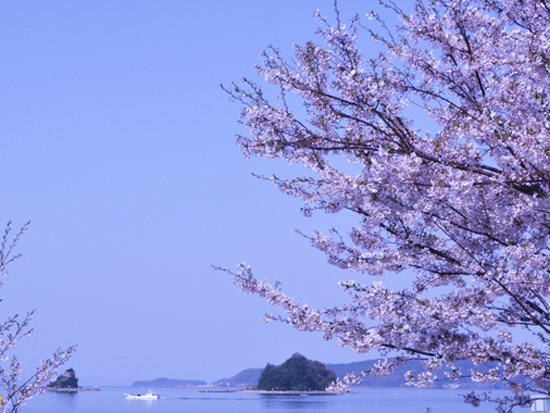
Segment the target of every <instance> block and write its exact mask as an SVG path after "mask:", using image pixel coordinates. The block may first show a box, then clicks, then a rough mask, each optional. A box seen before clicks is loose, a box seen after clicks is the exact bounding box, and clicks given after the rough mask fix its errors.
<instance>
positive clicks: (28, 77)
mask: <svg viewBox="0 0 550 413" xmlns="http://www.w3.org/2000/svg"><path fill="white" fill-rule="evenodd" d="M377 3H378V2H377V1H367V2H365V1H359V0H346V1H341V2H340V9H341V14H342V17H349V16H351V15H352V14H354V13H359V14H361V15H363V16H364V14H365V13H366V12H367V11H368V8H370V7H378V5H377ZM316 9H320V10H321V11H322V13H323V14H325V15H328V16H332V17H334V14H333V2H332V0H317V1H287V0H279V1H258V0H234V1H221V0H219V1H205V0H203V1H200V2H195V1H193V2H192V1H169V0H162V1H155V2H153V1H130V0H127V1H122V0H117V1H114V2H113V1H101V0H94V1H87V0H86V1H78V2H66V1H48V2H40V1H27V2H16V1H5V2H2V3H0V55H1V61H2V64H1V65H0V96H1V98H0V139H1V140H0V142H1V144H2V154H3V156H2V161H1V162H0V177H1V180H0V188H1V194H2V198H3V202H2V204H1V206H0V221H5V222H7V221H8V220H10V219H11V220H13V221H14V226H15V227H19V226H21V225H22V224H23V223H24V222H26V221H27V220H29V219H30V220H32V224H31V226H30V229H29V231H28V232H27V233H26V234H25V236H24V238H23V239H22V241H21V243H20V247H19V251H21V252H23V253H24V254H25V256H26V258H25V260H21V261H18V262H16V263H14V264H13V265H12V273H11V274H10V275H9V276H8V277H7V278H6V279H5V280H4V286H3V287H2V291H1V292H0V294H1V297H2V298H3V301H2V303H0V309H1V311H0V314H1V315H3V317H7V316H8V315H9V314H15V313H20V314H22V313H25V312H26V311H27V310H32V309H35V308H36V309H37V313H36V315H35V316H34V319H33V323H32V325H33V327H34V328H35V335H36V337H35V338H34V339H32V340H31V339H27V340H24V341H21V342H20V344H19V346H18V350H17V353H18V355H19V356H20V358H21V359H22V360H23V361H24V363H25V365H24V368H25V369H27V371H30V370H32V369H33V368H34V365H36V364H37V363H38V360H39V359H40V358H46V357H47V356H48V355H49V354H51V353H52V352H53V351H54V350H55V349H56V348H58V347H67V346H69V345H71V344H77V345H78V351H77V352H76V353H75V355H74V356H73V359H72V360H71V362H70V363H69V364H68V365H67V367H74V368H75V370H76V372H77V376H78V377H79V378H80V382H81V384H84V385H86V384H87V385H129V384H131V383H132V382H133V381H134V380H144V379H154V378H156V377H169V378H180V379H202V380H206V381H213V380H216V379H219V378H222V377H227V376H231V375H233V374H235V373H237V372H239V371H240V370H242V369H244V368H248V367H262V366H265V364H266V363H268V362H269V363H275V364H278V363H281V362H283V361H284V360H285V359H286V358H288V357H289V356H290V355H291V354H292V353H294V352H300V353H302V354H304V355H305V356H307V357H308V358H312V359H317V360H320V361H323V362H331V363H338V362H351V361H357V360H363V359H366V358H369V357H374V355H356V354H353V353H352V352H351V351H350V350H347V349H341V348H340V347H339V346H338V344H337V343H336V342H328V343H327V342H324V341H323V340H322V338H321V337H320V336H319V335H316V334H306V333H299V332H296V331H294V330H292V329H291V328H289V327H287V326H285V325H279V324H267V325H266V324H263V323H262V322H261V321H260V317H261V316H262V315H263V314H265V313H267V312H270V311H271V308H270V307H269V306H268V305H267V304H265V303H264V302H263V301H262V300H261V299H260V298H258V297H252V296H247V295H242V294H241V293H240V292H239V291H238V290H237V289H236V288H235V287H234V286H233V285H232V282H231V279H230V277H229V276H227V275H225V274H224V273H221V272H216V271H213V270H212V268H211V265H217V266H222V267H231V268H233V267H235V266H236V265H237V264H238V263H240V262H242V261H246V262H247V263H249V264H251V265H252V266H253V267H254V268H255V272H256V273H257V275H258V276H260V277H261V278H264V277H265V278H267V279H268V280H272V281H273V280H280V281H282V283H283V289H284V290H285V291H287V292H288V293H289V294H290V295H292V296H294V297H296V298H297V299H300V300H305V301H309V302H311V303H312V304H314V305H319V306H323V305H330V304H336V303H338V302H340V301H341V300H342V297H341V291H340V290H339V288H338V287H337V282H338V280H340V279H347V278H352V277H356V278H360V277H359V276H358V275H356V274H355V275H354V274H349V273H345V272H343V271H341V270H338V269H336V268H333V267H331V266H329V265H328V264H327V263H326V261H325V258H324V257H323V256H322V254H321V253H320V252H318V251H316V250H314V249H312V248H311V247H310V246H309V244H308V242H307V240H305V239H303V238H301V237H299V236H294V235H293V230H294V229H295V228H299V229H301V230H302V231H304V232H305V233H308V232H309V231H310V230H311V229H312V228H314V227H317V228H319V229H325V228H327V227H329V226H332V225H334V223H335V222H337V221H335V219H338V220H340V221H342V219H341V218H337V217H335V216H326V217H315V218H313V219H306V218H304V217H302V216H301V215H300V213H299V207H300V203H299V202H298V201H297V200H295V199H291V198H288V197H286V196H285V195H283V194H281V193H279V192H278V191H277V190H276V189H275V188H273V187H271V186H270V185H269V184H267V183H265V182H262V181H260V180H258V179H256V178H254V177H253V176H252V175H251V172H255V173H259V174H266V175H270V174H272V173H276V174H278V175H283V176H290V175H292V174H293V173H294V170H293V169H291V168H288V167H287V166H285V165H284V164H282V163H279V162H275V161H262V160H258V159H252V160H247V159H245V158H244V157H243V156H242V155H241V154H240V152H239V150H238V148H237V146H236V145H235V134H236V133H239V132H240V133H242V132H244V131H243V130H242V129H241V127H240V126H239V125H238V124H237V120H238V117H239V106H238V105H237V104H234V103H233V104H232V103H229V102H228V99H227V96H226V95H225V94H224V93H223V91H222V90H221V89H220V87H219V84H220V83H223V84H226V85H227V84H230V83H231V82H232V81H239V79H240V77H241V76H242V75H245V76H253V73H254V70H253V67H254V64H257V63H259V53H260V51H261V50H262V49H264V48H265V47H266V46H267V45H268V44H274V45H276V46H278V47H280V48H281V49H282V50H283V52H284V53H285V54H286V55H287V56H290V55H291V50H292V44H293V43H302V42H304V41H305V40H307V39H310V38H312V37H314V31H315V29H316V27H317V21H316V19H315V18H314V17H312V14H313V12H314V11H315V10H316ZM343 221H345V219H343Z"/></svg>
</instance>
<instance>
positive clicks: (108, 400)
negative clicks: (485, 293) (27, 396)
mask: <svg viewBox="0 0 550 413" xmlns="http://www.w3.org/2000/svg"><path fill="white" fill-rule="evenodd" d="M198 390H199V389H198V388H177V389H153V391H155V392H157V393H159V394H160V396H161V399H160V400H127V399H126V398H125V397H124V393H125V392H128V393H131V392H136V389H131V388H102V389H101V391H99V392H80V393H74V394H64V393H46V395H44V396H42V397H35V398H33V399H32V400H30V401H29V403H28V404H27V406H26V407H25V408H24V409H23V413H54V412H55V413H64V412H78V413H84V412H87V413H111V412H112V413H115V412H116V413H140V412H147V413H152V412H154V413H157V412H158V413H179V412H182V413H183V412H186V413H233V412H234V413H313V412H320V413H359V412H361V413H366V412H373V413H424V412H425V411H426V409H427V408H428V407H429V408H430V409H431V411H432V413H468V412H471V413H485V412H487V413H489V412H494V405H490V404H482V405H481V407H479V408H477V409H476V408H473V407H471V406H469V405H466V404H465V403H464V402H462V399H461V398H460V397H459V396H458V394H463V393H466V392H467V391H466V390H425V389H361V388H359V389H354V390H353V392H352V393H349V394H345V395H341V396H263V395H256V394H243V393H199V391H198ZM493 393H494V394H499V391H494V392H493ZM500 394H505V393H500ZM518 412H520V413H522V412H525V413H528V412H529V410H527V409H519V410H518Z"/></svg>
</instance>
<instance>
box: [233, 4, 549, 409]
mask: <svg viewBox="0 0 550 413" xmlns="http://www.w3.org/2000/svg"><path fill="white" fill-rule="evenodd" d="M383 6H385V7H386V8H387V9H389V10H391V11H393V12H394V13H395V14H396V16H397V17H398V18H399V21H400V23H399V24H398V25H397V26H396V27H395V28H393V27H389V26H388V25H387V24H386V23H385V22H384V21H383V19H382V18H381V17H380V16H379V14H377V13H376V12H375V11H373V12H370V13H369V14H368V15H367V16H366V17H367V19H365V18H364V17H365V16H362V17H363V18H361V16H356V17H354V18H353V19H351V20H349V21H346V22H345V23H346V24H344V22H342V21H341V20H340V17H339V15H338V13H336V18H335V20H336V22H335V23H334V24H331V23H330V21H329V19H327V18H323V17H322V16H321V15H320V14H319V13H318V14H317V15H318V18H319V21H320V28H319V30H318V33H317V35H318V37H317V39H318V40H316V41H310V42H307V43H305V44H304V45H301V46H300V45H298V46H295V52H294V57H293V59H285V58H284V57H283V56H282V53H281V52H280V51H279V50H278V49H276V48H273V47H271V48H269V49H268V50H267V51H265V52H263V54H262V57H263V64H262V65H261V66H259V67H258V68H257V71H258V73H259V75H260V76H261V77H262V78H263V79H264V81H263V82H265V84H266V85H267V86H268V87H267V88H266V86H264V85H261V84H260V83H257V82H254V81H252V80H249V79H243V81H242V83H241V84H238V85H237V84H235V85H233V86H232V87H231V88H226V91H227V92H228V93H229V94H230V95H231V98H232V99H234V100H236V101H238V102H240V104H241V105H242V118H241V121H242V123H243V124H244V125H246V126H247V127H248V128H249V131H250V135H248V134H247V135H241V136H238V139H237V141H238V144H239V146H240V148H241V150H242V152H243V153H244V155H246V156H247V157H251V156H260V157H263V158H280V159H283V160H284V161H286V162H287V163H289V164H301V165H303V166H305V167H306V168H307V170H309V171H310V173H308V174H306V175H304V176H296V177H294V178H292V179H282V178H279V177H275V176H274V177H264V179H267V180H269V181H270V182H271V183H272V184H274V185H276V186H277V187H279V188H280V190H281V191H283V192H284V193H286V194H288V195H290V196H293V197H297V198H300V199H301V200H303V204H304V207H303V212H304V214H305V215H306V216H310V215H312V214H314V213H316V212H326V213H341V212H345V213H351V214H354V216H355V217H356V224H355V225H354V226H353V227H351V228H347V229H345V232H344V231H342V229H339V230H337V229H330V230H328V231H327V232H325V233H322V232H318V231H315V232H313V233H312V234H311V235H307V236H306V237H307V238H309V240H310V241H311V244H312V245H313V246H314V247H315V248H318V249H319V250H321V251H322V252H324V253H325V254H326V256H327V257H328V261H329V262H330V263H331V264H333V265H336V266H338V267H340V268H343V269H348V270H351V271H353V272H355V273H359V274H370V275H374V276H381V275H385V276H391V277H393V276H397V275H399V274H400V273H405V274H407V275H408V276H409V277H408V278H405V279H410V280H411V281H410V285H408V286H407V287H406V288H403V289H401V290H391V289H389V288H387V287H385V286H384V285H383V284H382V283H381V282H378V281H376V282H374V283H371V285H369V283H368V282H367V281H366V280H365V279H364V278H363V277H361V278H360V280H359V281H357V280H348V281H342V282H341V287H342V288H343V289H344V291H346V292H347V293H348V294H349V300H348V301H347V302H346V303H345V304H343V305H341V306H338V307H335V308H328V309H316V308H312V307H311V306H309V305H308V304H306V303H303V302H298V301H295V300H294V299H292V298H290V297H288V296H287V295H285V294H284V293H283V292H282V291H281V290H280V288H279V287H278V286H277V285H272V284H269V283H267V282H265V281H261V280H259V279H258V278H256V277H255V276H254V274H253V272H252V270H251V269H250V268H249V267H247V266H246V265H241V266H240V267H239V270H238V271H236V272H231V271H230V272H231V273H232V274H233V275H234V276H235V282H236V284H237V285H238V287H239V288H240V289H241V290H242V291H244V292H247V293H254V294H259V295H261V296H263V297H265V298H266V299H267V300H268V301H269V302H270V303H271V304H273V305H274V306H279V307H281V308H282V309H284V311H285V312H286V315H285V316H283V319H284V320H285V321H286V322H287V323H289V324H291V325H293V326H294V327H296V328H297V329H299V330H304V331H320V332H322V333H323V334H324V337H325V338H326V339H332V338H337V339H339V341H340V343H341V345H342V346H346V347H349V348H351V349H352V350H353V351H355V352H359V353H365V352H369V351H371V350H378V351H379V352H380V353H381V354H382V355H383V357H385V358H386V360H385V362H383V363H380V364H379V365H378V366H377V368H375V370H374V371H373V373H374V374H387V373H389V372H391V371H392V369H393V368H394V367H395V366H397V365H400V364H402V363H405V362H407V361H408V360H410V359H411V358H415V359H418V358H420V359H422V360H424V362H423V365H424V367H425V371H424V372H421V373H420V374H413V373H410V374H408V375H407V377H406V378H407V380H408V381H409V383H410V384H413V385H417V386H426V385H428V384H429V383H430V382H431V381H433V380H435V379H448V380H456V379H458V378H460V377H471V379H472V380H474V381H478V382H484V383H488V384H492V383H498V382H500V383H504V384H505V385H506V386H507V387H508V388H509V389H510V390H511V392H512V393H511V396H510V397H505V398H492V396H491V395H490V394H489V393H487V394H484V393H481V394H479V393H471V394H468V395H466V396H465V398H466V401H467V402H469V403H471V404H473V405H478V404H479V403H480V401H483V400H493V401H496V402H497V403H498V404H497V406H498V409H499V410H500V411H509V410H511V409H512V408H513V407H514V406H521V405H527V404H528V403H529V394H538V395H540V396H541V397H548V396H550V352H549V349H548V344H550V343H549V340H550V302H549V297H550V246H549V242H550V196H549V195H550V3H549V2H547V1H546V0H416V1H415V2H414V4H413V5H412V6H413V8H412V12H411V11H408V12H405V11H403V10H402V9H400V8H399V7H398V6H397V5H396V4H395V3H393V2H391V1H390V0H389V1H388V2H387V3H385V4H383ZM360 36H363V37H360ZM369 39H370V40H372V41H373V42H375V43H377V45H376V46H373V47H369V48H368V50H367V51H366V52H365V53H363V52H362V50H366V48H365V47H364V46H363V47H361V48H360V47H359V40H361V41H364V42H365V43H367V41H369V42H370V40H369ZM375 48H379V49H380V48H382V49H383V51H382V52H380V53H373V52H372V50H375ZM264 89H265V91H264ZM272 95H273V96H272ZM298 100H299V101H301V102H302V103H303V106H295V105H296V102H297V101H298ZM293 105H294V106H293ZM419 112H422V113H423V115H422V116H419V115H418V113H419ZM428 123H429V125H430V129H433V130H432V131H431V132H430V131H428V130H427V126H426V124H428ZM432 125H435V127H434V128H432ZM343 160H344V161H345V162H343ZM460 360H471V361H473V362H474V363H475V365H476V366H478V367H479V369H477V368H476V369H473V370H472V371H461V369H460V367H459V366H458V365H457V362H458V361H460ZM484 365H485V366H486V367H485V368H482V366H484ZM356 378H357V377H355V378H353V377H350V378H348V379H347V381H348V382H350V381H353V380H355V379H356ZM341 384H342V383H339V384H338V385H337V386H336V388H338V386H340V385H341ZM344 384H345V383H344Z"/></svg>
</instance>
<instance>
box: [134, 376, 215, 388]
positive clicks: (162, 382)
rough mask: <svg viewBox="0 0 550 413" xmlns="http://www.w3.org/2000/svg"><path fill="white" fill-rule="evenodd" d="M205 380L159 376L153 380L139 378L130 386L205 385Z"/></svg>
mask: <svg viewBox="0 0 550 413" xmlns="http://www.w3.org/2000/svg"><path fill="white" fill-rule="evenodd" d="M206 384H207V383H206V382H205V381H203V380H178V379H165V378H163V377H160V378H158V379H154V380H141V381H135V382H134V383H133V384H132V387H150V388H159V387H194V386H206Z"/></svg>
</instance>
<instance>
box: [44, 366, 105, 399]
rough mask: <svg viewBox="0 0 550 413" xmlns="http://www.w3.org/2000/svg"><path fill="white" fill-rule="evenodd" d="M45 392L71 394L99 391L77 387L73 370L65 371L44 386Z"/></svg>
mask: <svg viewBox="0 0 550 413" xmlns="http://www.w3.org/2000/svg"><path fill="white" fill-rule="evenodd" d="M46 390H47V391H55V392H64V393H72V392H77V391H99V387H79V386H78V378H77V377H76V373H75V371H74V369H72V368H70V369H67V370H65V373H63V375H62V376H57V379H56V380H55V381H52V382H51V383H50V384H48V386H46Z"/></svg>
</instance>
